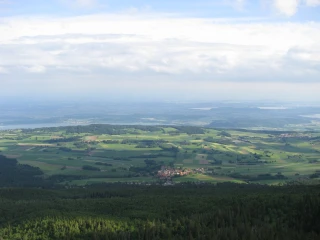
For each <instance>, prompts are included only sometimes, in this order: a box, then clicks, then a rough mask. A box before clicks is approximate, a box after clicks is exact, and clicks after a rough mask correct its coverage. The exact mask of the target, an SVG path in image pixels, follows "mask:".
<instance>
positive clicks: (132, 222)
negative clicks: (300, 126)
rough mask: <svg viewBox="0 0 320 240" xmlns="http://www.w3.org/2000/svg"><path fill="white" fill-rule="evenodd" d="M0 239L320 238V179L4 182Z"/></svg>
mask: <svg viewBox="0 0 320 240" xmlns="http://www.w3.org/2000/svg"><path fill="white" fill-rule="evenodd" d="M0 202H1V204H0V212H1V214H0V239H3V240H18V239H19V240H20V239H28V240H35V239H37V240H40V239H43V240H45V239H57V240H58V239H66V240H67V239H88V240H89V239H101V240H102V239H226V240H227V239H231V240H233V239H234V240H237V239H252V240H255V239H265V240H269V239H281V240H285V239H288V240H289V239H290V240H292V239H301V240H302V239H314V240H316V239H319V238H320V218H319V216H320V188H319V186H303V185H301V186H297V185H287V186H281V187H280V186H277V187H275V186H262V185H254V184H247V185H244V184H234V183H218V184H216V185H213V184H202V185H199V184H195V183H187V184H186V183H185V184H179V185H176V186H168V187H164V186H140V185H125V184H115V183H113V184H96V185H91V186H87V187H85V188H80V187H78V188H69V189H65V188H60V189H34V188H33V189H32V188H31V189H30V188H23V189H22V188H5V189H1V190H0Z"/></svg>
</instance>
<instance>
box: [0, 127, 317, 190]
mask: <svg viewBox="0 0 320 240" xmlns="http://www.w3.org/2000/svg"><path fill="white" fill-rule="evenodd" d="M101 126H102V127H101ZM101 126H98V127H97V126H96V127H92V126H86V127H82V128H81V130H79V129H78V130H77V132H75V131H74V130H72V131H70V128H68V127H60V128H42V129H34V130H10V131H1V132H0V151H1V154H3V155H6V156H7V157H10V158H16V159H17V160H18V161H19V163H21V164H28V165H32V166H35V167H39V168H40V169H41V170H42V171H43V172H44V173H45V176H46V177H50V176H53V175H71V176H82V177H83V178H84V179H76V180H70V181H69V183H71V184H78V185H83V184H87V183H95V182H139V181H144V182H149V181H156V179H155V178H154V176H153V175H154V174H153V173H152V172H151V171H147V170H145V168H146V160H153V161H154V163H155V164H158V165H159V166H161V165H163V166H174V167H176V168H186V169H197V168H202V169H203V170H202V172H201V173H195V174H192V175H188V176H184V177H178V178H174V181H175V182H185V181H203V182H214V183H215V182H223V181H230V182H248V179H250V181H254V182H258V183H264V184H276V183H283V182H286V181H292V180H297V181H298V180H301V179H306V178H309V177H310V175H312V174H315V173H317V172H319V171H320V133H318V132H289V133H285V132H275V131H273V132H267V131H249V130H246V131H244V130H223V131H222V130H215V129H204V128H195V127H190V128H188V127H183V128H181V127H172V126H170V127H166V126H159V127H147V126H144V127H141V126H140V127H134V126H117V127H113V126H111V125H108V126H106V127H103V126H104V125H101ZM99 131H100V132H99ZM85 165H87V166H88V165H89V166H92V167H96V168H98V170H100V171H90V170H83V166H85ZM133 169H134V171H133ZM137 169H138V170H137ZM139 169H140V170H139ZM141 169H142V170H141Z"/></svg>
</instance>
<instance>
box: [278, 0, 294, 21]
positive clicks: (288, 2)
mask: <svg viewBox="0 0 320 240" xmlns="http://www.w3.org/2000/svg"><path fill="white" fill-rule="evenodd" d="M299 4H300V0H274V6H275V8H276V9H277V10H278V11H279V12H280V13H281V14H284V15H286V16H288V17H291V16H293V15H295V14H296V12H297V11H298V7H299Z"/></svg>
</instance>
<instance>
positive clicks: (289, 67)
mask: <svg viewBox="0 0 320 240" xmlns="http://www.w3.org/2000/svg"><path fill="white" fill-rule="evenodd" d="M319 92H320V0H255V1H253V0H211V1H209V0H197V1H194V0H192V1H191V0H161V1H159V0H157V1H155V0H149V1H147V0H121V1H120V0H105V1H103V0H46V1H43V0H0V94H1V96H2V97H6V96H8V97H14V98H24V97H36V98H39V99H46V98H50V99H59V98H71V99H72V98H73V99H77V98H105V99H107V100H108V99H113V100H122V101H136V100H137V101H215V100H253V101H257V100H259V101H260V100H281V101H314V102H320V94H319Z"/></svg>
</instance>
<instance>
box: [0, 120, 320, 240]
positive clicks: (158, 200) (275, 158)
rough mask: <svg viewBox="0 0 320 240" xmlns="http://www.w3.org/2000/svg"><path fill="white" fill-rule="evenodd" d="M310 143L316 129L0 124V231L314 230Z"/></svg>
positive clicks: (318, 212) (29, 234) (296, 233)
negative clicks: (9, 126)
mask: <svg viewBox="0 0 320 240" xmlns="http://www.w3.org/2000/svg"><path fill="white" fill-rule="evenodd" d="M319 150H320V142H319V133H318V132H314V131H308V132H307V131H306V132H294V131H290V132H283V131H282V132H280V131H252V130H250V131H249V130H237V129H224V130H218V129H209V128H198V127H188V126H184V127H179V126H114V125H89V126H77V127H59V128H39V129H24V130H8V131H3V132H0V151H1V153H0V166H1V169H0V239H1V240H21V239H25V240H46V239H48V240H49V239H56V240H70V239H80V240H81V239H83V240H86V239H87V240H89V239H97V240H104V239H109V240H110V239H145V240H148V239H159V240H160V239H164V240H165V239H174V240H175V239H181V240H182V239H183V240H184V239H204V240H205V239H208V240H211V239H217V240H218V239H219V240H220V239H222V240H229V239H230V240H238V239H243V240H247V239H249V240H250V239H252V240H256V239H261V240H269V239H279V240H280V239H281V240H286V239H288V240H289V239H290V240H292V239H301V240H302V239H310V240H313V239H320V218H319V216H320V185H319V177H320V171H319V170H320V169H319ZM163 176H164V177H163Z"/></svg>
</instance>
